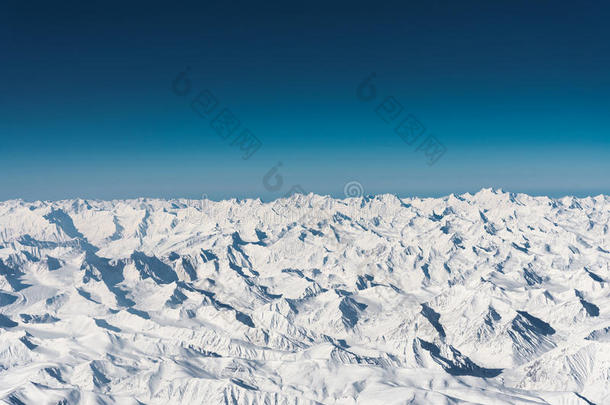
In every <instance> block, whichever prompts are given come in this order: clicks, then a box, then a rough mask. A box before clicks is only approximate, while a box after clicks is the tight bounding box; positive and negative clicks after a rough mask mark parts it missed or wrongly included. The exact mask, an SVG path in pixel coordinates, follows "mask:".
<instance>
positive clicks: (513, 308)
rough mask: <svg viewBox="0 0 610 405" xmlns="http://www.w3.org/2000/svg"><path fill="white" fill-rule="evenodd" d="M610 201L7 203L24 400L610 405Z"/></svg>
mask: <svg viewBox="0 0 610 405" xmlns="http://www.w3.org/2000/svg"><path fill="white" fill-rule="evenodd" d="M609 225H610V197H608V196H602V195H600V196H596V197H588V198H573V197H565V198H561V199H551V198H547V197H532V196H528V195H525V194H513V193H507V192H503V191H499V190H491V189H484V190H481V191H480V192H478V193H476V194H474V195H472V194H461V195H450V196H448V197H444V198H436V199H433V198H426V199H419V198H402V199H399V198H397V197H395V196H393V195H380V196H376V197H364V198H348V199H344V200H339V199H333V198H330V197H322V196H318V195H314V194H310V195H306V196H304V195H293V196H292V197H290V198H285V199H279V200H276V201H274V202H271V203H263V202H261V201H260V200H225V201H219V202H213V201H207V200H205V201H191V200H180V199H178V200H162V199H137V200H114V201H94V200H80V199H79V200H65V201H58V202H24V201H21V200H11V201H6V202H1V203H0V401H3V402H4V403H7V404H58V403H62V404H98V403H104V404H114V403H117V404H139V403H140V404H355V403H358V404H456V403H459V404H461V403H475V404H558V405H568V404H582V405H587V404H598V405H601V404H610V288H609V287H608V282H610V231H609Z"/></svg>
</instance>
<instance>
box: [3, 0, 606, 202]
mask: <svg viewBox="0 0 610 405" xmlns="http://www.w3.org/2000/svg"><path fill="white" fill-rule="evenodd" d="M0 8H1V9H0V52H1V53H2V55H3V58H2V60H3V62H2V64H0V80H1V81H2V91H1V92H0V152H1V156H2V159H1V160H0V171H1V172H2V173H3V175H2V177H1V178H0V199H2V200H4V199H10V198H24V199H28V200H32V199H61V198H72V197H82V198H104V199H110V198H132V197H139V196H146V197H190V198H197V197H198V196H201V195H203V194H205V195H207V196H209V197H211V198H215V199H219V198H230V197H239V198H243V197H261V198H263V199H265V200H269V199H272V198H276V197H279V196H282V195H284V194H285V193H286V192H288V191H289V189H290V188H291V187H292V186H293V185H297V184H298V185H300V186H301V187H302V188H303V189H304V190H306V191H313V192H316V193H321V194H331V195H334V196H342V195H343V187H344V185H345V184H346V183H347V182H350V181H358V182H360V183H361V184H362V186H363V188H364V190H365V192H366V193H370V194H377V193H396V194H398V195H400V196H409V195H427V196H428V195H429V196H437V195H444V194H449V193H452V192H455V193H459V192H465V191H471V192H472V191H476V190H478V189H480V188H482V187H496V188H503V189H506V190H509V191H517V192H520V191H522V192H528V193H531V194H550V195H555V196H559V195H566V194H575V195H591V194H593V195H594V194H599V193H606V194H609V193H610V180H609V176H608V173H610V170H609V169H610V159H608V156H609V152H610V136H609V135H610V132H609V131H610V114H609V110H610V109H609V107H610V99H609V96H608V95H609V94H610V92H609V90H610V75H609V74H608V72H610V49H609V48H610V42H609V41H608V38H610V28H609V26H608V24H607V21H608V17H610V6H609V5H608V4H607V3H604V2H590V4H587V5H584V4H583V5H581V6H579V7H577V8H575V7H574V5H573V4H572V3H568V2H561V1H560V2H550V1H540V2H535V3H533V2H525V1H516V2H515V1H512V2H494V3H493V4H488V3H486V2H483V1H481V2H474V1H473V2H469V1H466V2H460V3H459V4H457V3H453V2H443V1H438V2H430V4H408V3H407V4H405V2H400V3H398V2H396V3H386V2H384V3H375V4H374V5H373V4H371V3H370V2H367V3H362V4H360V3H357V2H350V3H340V2H334V3H332V5H329V4H326V3H322V2H320V3H316V2H308V3H307V4H306V5H292V4H285V3H277V4H274V3H268V2H266V3H264V4H254V3H239V2H237V3H235V2H234V3H226V2H219V3H214V2H205V4H198V3H184V4H181V5H164V4H163V3H154V2H146V3H137V2H130V3H129V5H125V4H122V3H119V2H103V3H102V2H100V3H96V2H92V3H88V4H80V3H78V2H73V3H71V2H65V3H62V4H60V5H50V4H45V3H43V2H40V3H37V2H33V3H31V4H30V3H28V4H27V5H24V4H21V3H20V2H12V1H9V2H4V3H3V4H2V6H0ZM187 67H189V68H190V69H189V74H188V77H189V80H190V86H191V87H190V88H191V91H190V92H189V94H188V95H186V96H178V95H176V94H175V93H174V92H173V91H172V83H173V80H174V79H175V77H176V76H177V75H178V74H179V73H180V72H182V71H184V69H186V68H187ZM372 72H374V73H375V74H376V76H375V78H374V80H373V85H374V86H375V89H376V92H377V93H376V98H375V99H374V100H371V101H362V100H361V99H359V98H358V97H357V87H358V86H359V84H360V83H361V82H362V80H363V79H364V78H365V77H367V76H368V75H370V74H371V73H372ZM206 89H207V90H209V91H210V92H211V93H212V94H213V95H214V96H215V97H216V98H217V100H218V106H217V108H216V109H215V110H214V111H213V112H212V114H211V116H210V117H209V118H202V117H200V116H199V115H197V114H196V113H195V112H194V111H193V110H192V109H191V106H190V102H191V101H192V99H193V98H194V97H195V96H196V95H197V94H198V93H199V92H200V91H203V90H206ZM390 96H392V97H394V98H395V100H397V101H398V102H399V103H400V104H401V105H402V107H403V110H402V112H401V115H399V117H398V118H396V120H395V121H392V122H391V123H386V122H384V121H383V119H382V118H381V117H380V116H379V114H378V113H377V112H376V109H377V108H378V106H379V104H380V103H381V102H383V101H384V100H385V98H386V97H390ZM223 108H228V109H230V111H231V112H232V113H233V115H234V116H235V117H237V118H238V119H239V121H240V127H239V128H238V130H237V131H236V133H235V134H233V135H231V137H229V138H228V139H227V140H225V139H222V138H221V137H220V136H219V135H218V133H216V131H215V130H214V129H213V128H212V127H211V121H212V120H213V119H214V116H215V114H216V113H218V112H220V110H222V109H223ZM408 114H412V115H413V116H414V117H416V119H417V120H418V121H419V122H420V123H421V124H422V125H423V126H424V127H425V129H426V131H425V133H424V134H423V135H422V137H421V138H419V139H418V141H417V142H416V143H415V144H414V145H408V144H406V143H405V142H404V141H403V140H402V139H401V138H400V137H399V136H398V135H397V134H396V133H395V132H394V129H395V127H396V125H397V123H398V122H399V121H401V120H402V119H403V118H404V117H406V116H407V115H408ZM246 128H247V129H248V130H250V131H251V133H252V134H254V135H255V136H256V137H257V138H258V139H259V140H260V142H261V147H260V149H259V150H257V151H256V153H254V154H253V155H252V156H251V157H250V158H249V159H247V160H244V159H242V152H241V151H240V150H239V148H238V146H236V145H231V142H232V140H233V137H236V136H237V135H238V134H239V133H240V131H241V130H242V129H246ZM428 135H434V136H435V138H436V139H437V140H438V142H440V143H441V144H442V145H443V146H444V147H445V148H446V152H445V153H444V154H443V155H442V157H440V159H439V160H438V161H437V162H436V163H435V164H434V165H432V166H430V165H428V164H427V160H426V156H425V155H424V153H423V152H422V151H421V150H420V151H416V149H417V146H418V145H419V143H420V141H423V140H424V139H426V137H427V136H428ZM279 162H281V163H282V165H281V167H280V171H279V173H280V175H281V176H282V179H283V185H282V187H280V188H279V189H277V190H275V189H274V190H270V189H269V188H268V187H265V185H264V184H263V181H262V179H263V177H264V176H265V174H266V173H268V172H269V170H270V169H271V168H272V167H274V166H275V165H277V164H278V163H279Z"/></svg>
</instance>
